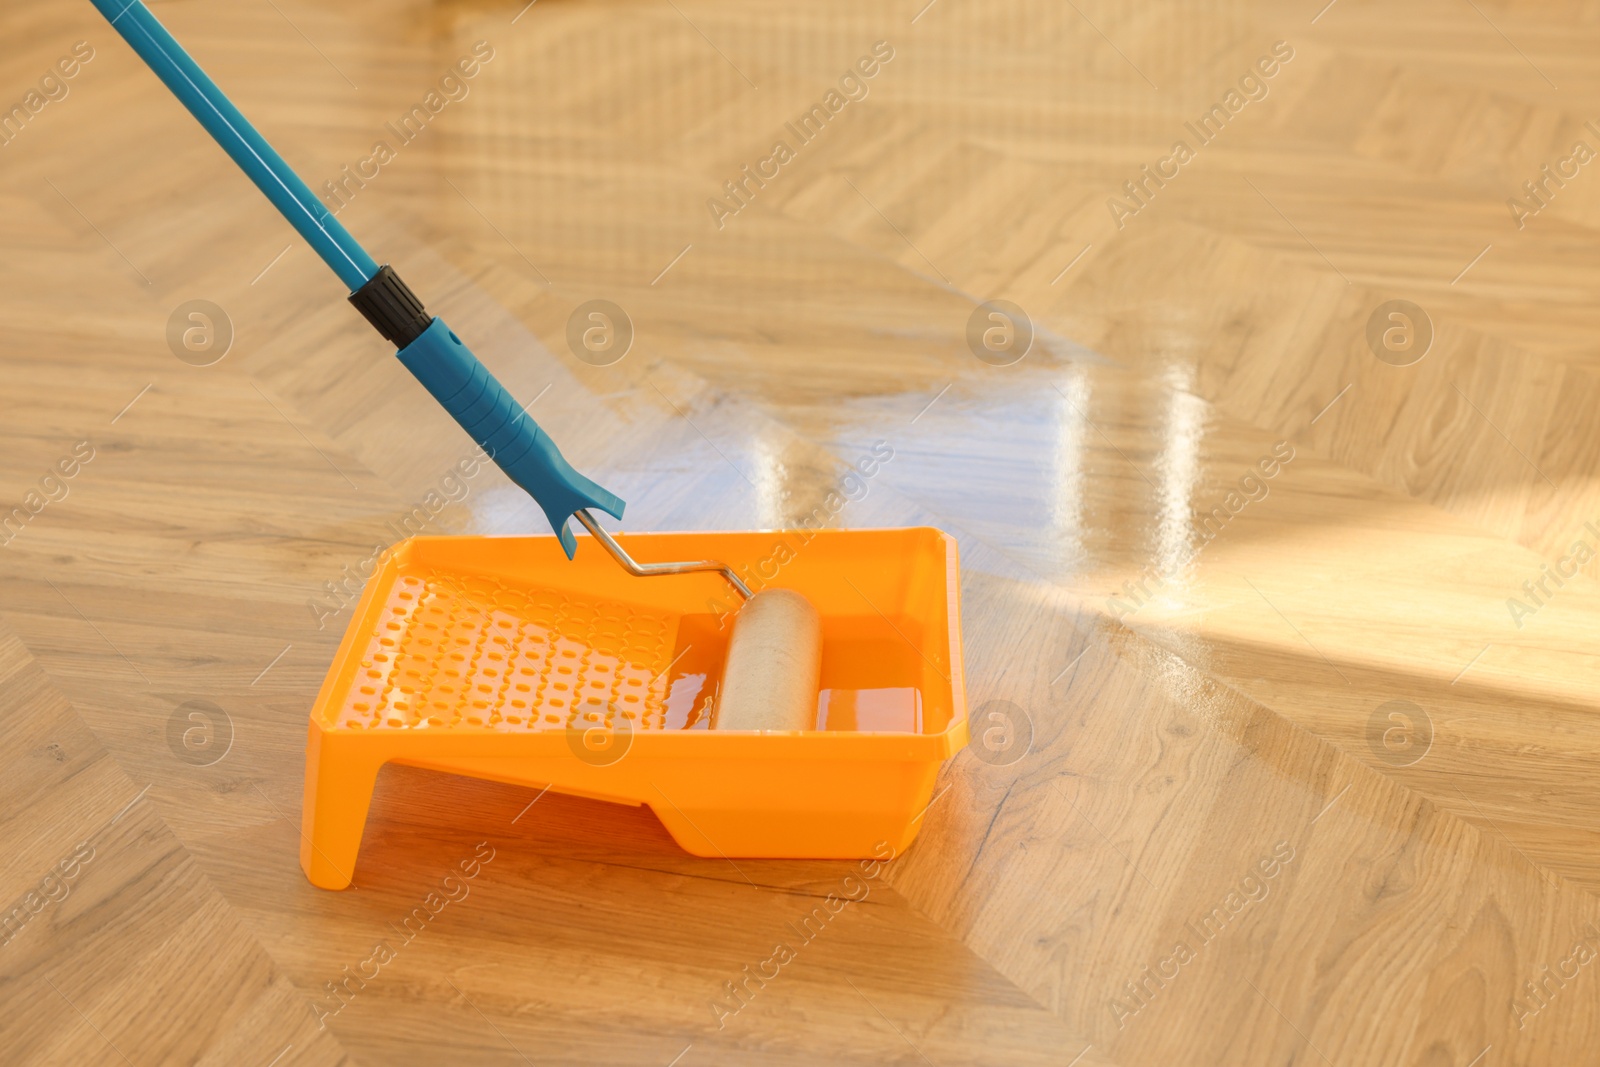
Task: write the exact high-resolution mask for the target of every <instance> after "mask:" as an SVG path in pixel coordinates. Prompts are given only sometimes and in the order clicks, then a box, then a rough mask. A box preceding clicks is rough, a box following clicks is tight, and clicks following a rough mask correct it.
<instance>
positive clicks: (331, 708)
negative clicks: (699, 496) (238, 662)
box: [300, 528, 967, 889]
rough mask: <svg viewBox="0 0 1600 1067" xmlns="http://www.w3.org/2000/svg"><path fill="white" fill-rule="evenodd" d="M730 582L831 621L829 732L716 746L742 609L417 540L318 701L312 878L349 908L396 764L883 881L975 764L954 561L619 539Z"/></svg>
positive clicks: (806, 538) (313, 735)
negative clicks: (725, 575) (942, 791)
mask: <svg viewBox="0 0 1600 1067" xmlns="http://www.w3.org/2000/svg"><path fill="white" fill-rule="evenodd" d="M618 540H619V541H620V542H621V543H622V545H623V547H624V548H626V549H627V550H628V551H629V553H630V554H631V555H633V557H634V558H635V559H638V560H639V561H641V562H650V561H653V560H676V559H702V558H713V559H720V560H723V561H724V562H726V563H728V564H729V565H731V566H732V567H733V568H734V570H736V571H737V572H739V573H740V574H741V575H742V576H743V577H744V578H745V579H746V581H747V582H749V583H750V584H751V585H753V586H756V587H757V588H759V587H762V586H771V587H779V588H788V589H794V590H796V591H798V592H801V593H803V594H805V595H806V596H807V597H808V598H810V600H811V602H812V603H813V604H815V605H816V607H817V610H818V612H819V613H820V614H821V615H822V625H823V652H822V691H821V693H820V694H819V695H818V729H816V730H807V731H792V732H791V731H782V732H780V731H720V730H718V731H712V730H708V729H706V728H705V726H706V719H707V713H708V710H709V702H710V701H712V700H714V699H715V691H716V687H717V683H718V680H719V679H720V677H721V672H722V659H723V655H724V653H725V651H726V645H727V639H728V633H729V631H730V630H731V628H732V619H733V616H732V614H731V612H732V611H733V610H734V609H736V608H737V607H738V597H737V595H736V594H735V593H734V592H733V591H732V589H731V588H730V587H729V586H728V584H727V583H726V582H725V581H724V580H723V579H722V578H721V577H720V576H718V575H716V574H708V573H699V574H684V575H674V576H670V577H655V578H635V577H632V576H630V575H628V574H626V573H625V572H623V571H622V569H621V568H620V567H618V566H617V564H616V563H615V562H613V561H612V559H611V558H610V557H609V556H607V555H606V554H605V553H604V552H602V551H601V550H600V549H599V547H598V546H597V545H595V544H594V543H593V542H592V541H589V540H583V539H580V542H579V545H580V550H579V552H578V555H577V558H576V559H575V560H571V561H569V560H567V558H566V557H565V555H564V554H563V553H562V551H561V548H560V545H559V544H558V542H557V541H556V539H555V538H554V537H413V538H411V539H409V540H407V541H403V542H401V543H400V544H399V545H397V546H395V548H394V549H393V550H391V551H390V553H389V554H388V556H387V557H386V558H385V559H384V561H383V563H382V565H381V566H380V567H379V568H378V571H377V573H376V574H374V575H373V577H372V579H371V580H370V581H369V582H368V583H367V587H366V591H365V593H364V594H363V595H362V598H361V603H360V605H359V606H358V607H357V608H356V611H355V613H354V617H353V618H352V619H351V621H350V626H349V628H348V629H347V630H346V631H345V635H344V640H343V641H342V642H341V643H340V645H339V651H338V654H337V655H336V656H335V657H334V661H333V665H332V666H331V667H330V668H329V670H328V676H327V678H326V679H325V680H324V682H323V683H322V690H321V692H320V693H318V694H317V702H316V705H315V706H314V707H313V708H312V711H311V728H310V737H309V739H308V740H307V743H306V785H305V807H304V815H303V821H304V827H303V828H304V833H303V834H302V840H301V847H300V864H301V866H302V867H303V868H304V869H305V872H306V877H308V878H309V879H310V880H311V882H312V883H313V884H315V885H318V886H321V887H323V888H325V889H343V888H344V887H345V886H347V885H349V884H350V880H351V875H352V872H353V871H354V869H355V861H356V852H357V850H358V848H359V847H360V843H361V833H362V829H363V827H364V825H365V823H366V818H367V808H368V806H369V804H370V802H371V799H372V791H373V785H374V782H375V780H376V778H377V774H378V770H379V768H381V767H382V766H383V764H385V763H390V762H393V763H402V764H408V765H410V766H415V767H428V768H432V769H434V770H441V771H450V772H453V773H456V774H466V775H472V776H474V777H478V778H488V779H493V780H495V781H500V782H512V783H516V784H519V785H527V786H532V787H535V788H544V787H546V786H548V787H549V788H550V789H552V790H555V791H556V792H560V793H571V794H575V795H578V796H585V797H593V798H598V799H602V800H609V801H615V802H618V803H623V804H632V805H640V804H644V805H648V806H649V808H650V809H651V811H653V812H654V813H655V814H656V816H657V817H658V818H659V819H660V820H661V822H662V824H663V825H664V826H665V827H666V829H667V831H668V832H669V833H670V834H671V835H672V837H673V839H674V840H676V841H677V842H678V844H679V845H681V846H682V847H683V848H685V849H687V850H688V851H689V852H691V853H693V854H694V855H697V856H708V857H721V856H726V857H745V856H764V857H778V858H796V859H798V858H840V859H855V858H867V857H872V856H874V855H876V854H881V853H875V851H874V850H875V848H881V846H882V844H884V843H887V844H888V845H889V846H890V847H892V848H894V849H895V851H896V852H897V853H898V852H899V851H900V850H902V849H904V848H905V847H906V846H907V845H909V844H910V843H911V840H912V838H913V837H915V836H916V832H917V828H918V826H919V825H920V822H921V818H922V813H923V811H924V810H925V809H926V807H927V805H928V803H929V801H930V800H931V798H932V794H933V787H934V780H935V778H936V777H937V776H938V773H939V768H940V765H941V763H942V762H943V761H944V760H946V759H948V758H949V757H950V756H952V755H954V754H955V753H956V752H957V751H959V750H960V748H961V746H962V745H964V744H965V743H966V740H967V714H966V694H965V690H964V686H963V681H962V665H961V618H960V600H959V573H958V564H957V558H956V543H955V541H954V539H952V538H951V537H949V536H948V535H946V534H944V533H941V532H940V531H938V530H935V529H929V528H911V529H895V530H822V531H809V530H801V531H788V532H783V531H779V532H765V533H675V534H623V535H620V536H619V537H618Z"/></svg>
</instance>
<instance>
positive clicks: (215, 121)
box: [90, 0, 378, 291]
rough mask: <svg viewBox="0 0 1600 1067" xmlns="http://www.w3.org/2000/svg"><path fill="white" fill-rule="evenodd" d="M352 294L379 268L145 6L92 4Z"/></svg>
mask: <svg viewBox="0 0 1600 1067" xmlns="http://www.w3.org/2000/svg"><path fill="white" fill-rule="evenodd" d="M90 2H91V3H92V4H94V6H95V7H97V8H99V9H100V13H101V14H102V15H104V16H105V17H106V19H107V20H108V21H109V22H110V23H111V25H112V28H114V29H115V30H116V31H117V32H118V33H120V34H122V37H123V39H124V40H125V41H127V42H128V44H130V45H132V46H133V50H134V51H135V52H137V53H139V56H140V58H142V59H143V60H144V61H145V62H146V63H147V64H149V66H150V69H151V70H153V71H155V73H156V77H158V78H160V79H161V80H162V81H164V82H166V83H167V88H168V89H171V90H172V95H174V96H176V97H177V98H178V99H179V101H181V102H182V104H183V106H184V107H186V108H188V109H189V112H190V114H192V115H194V117H195V118H197V119H199V120H200V125H202V126H204V127H205V128H206V132H208V133H210V134H211V136H212V137H213V138H214V139H215V140H216V142H217V144H219V145H221V146H222V149H223V151H225V152H227V153H228V155H230V156H232V157H233V161H234V162H235V163H237V164H239V168H240V169H241V170H243V171H244V172H245V174H246V175H248V176H249V178H250V180H251V181H253V182H255V183H256V187H257V188H258V189H260V190H261V191H262V192H263V193H265V194H266V197H267V199H268V200H271V201H272V204H273V206H274V207H276V208H277V209H278V211H279V212H281V213H282V214H283V217H284V218H286V219H288V220H289V224H290V225H291V226H293V227H294V228H295V229H297V230H299V231H300V235H301V236H302V237H304V238H305V239H306V240H307V241H309V242H310V243H311V247H312V248H313V249H315V250H316V253H317V255H319V256H321V257H322V259H323V262H325V263H327V264H328V266H329V267H331V268H333V272H334V273H335V274H337V275H338V276H339V280H340V281H342V282H344V284H345V285H346V286H347V287H348V288H349V289H351V290H352V291H354V290H356V289H359V288H361V287H362V286H363V285H365V284H366V283H367V282H368V281H369V280H370V279H371V278H372V276H373V275H374V274H376V273H378V264H377V262H376V261H375V260H373V258H372V257H371V256H369V255H368V254H367V250H366V249H364V248H362V247H361V245H360V243H358V242H357V241H356V239H355V238H354V237H352V236H350V231H349V230H347V229H345V228H344V226H343V225H341V224H340V222H339V220H338V219H336V218H334V217H333V212H331V211H329V210H328V209H327V207H326V206H325V205H324V204H323V203H322V201H320V200H318V199H317V197H316V195H315V194H314V193H312V191H311V190H310V188H308V187H307V186H306V183H305V182H303V181H301V180H300V176H299V175H298V174H296V173H295V172H294V171H293V170H291V169H290V168H289V164H287V163H285V162H284V161H283V157H282V156H280V155H278V153H277V152H276V151H274V150H273V148H272V146H271V145H269V144H268V143H267V142H266V140H265V139H264V138H262V136H261V135H260V134H259V133H257V132H256V128H255V127H254V126H252V125H250V120H249V119H247V118H245V117H244V116H243V115H241V114H240V113H239V109H238V108H236V107H234V106H233V101H231V100H229V99H228V98H227V96H226V95H224V94H223V92H222V90H221V89H219V88H217V83H216V82H214V81H212V80H211V79H210V78H209V77H208V76H207V75H206V72H205V71H203V70H201V69H200V67H199V65H198V64H197V63H195V61H194V60H192V59H190V58H189V53H187V52H185V51H184V50H183V46H182V45H180V44H179V43H178V42H177V40H175V39H174V38H173V36H172V34H170V33H168V32H167V28H166V27H165V26H163V25H161V23H160V22H159V21H158V20H157V19H156V17H155V15H153V14H151V12H150V9H149V8H147V7H145V6H144V4H143V3H142V2H141V0H90Z"/></svg>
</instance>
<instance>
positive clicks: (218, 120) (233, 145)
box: [90, 0, 623, 558]
mask: <svg viewBox="0 0 1600 1067" xmlns="http://www.w3.org/2000/svg"><path fill="white" fill-rule="evenodd" d="M90 2H91V3H93V4H94V6H95V7H96V8H98V9H99V11H100V13H101V14H102V15H104V16H105V17H106V19H107V20H108V21H109V22H110V23H111V25H112V27H113V28H115V29H116V31H117V32H118V33H120V34H121V35H122V37H123V39H124V40H125V41H127V42H128V44H129V45H131V46H132V47H133V50H134V51H135V52H137V53H139V56H140V57H141V58H142V59H143V60H144V61H145V62H146V63H147V64H149V66H150V69H151V70H153V71H155V73H156V76H157V77H158V78H160V79H161V80H162V81H163V82H165V83H166V84H167V88H168V89H171V90H172V93H173V95H174V96H176V97H177V98H178V99H179V101H181V102H182V103H183V106H184V107H186V108H188V109H189V112H190V113H191V114H192V115H194V117H195V118H197V119H199V120H200V125H202V126H204V127H205V128H206V131H207V132H208V133H210V134H211V136H212V137H213V138H214V139H215V140H216V142H217V143H218V144H219V145H221V146H222V148H223V150H224V151H226V152H227V153H228V155H230V156H232V157H233V161H234V162H235V163H237V164H239V167H240V168H241V169H242V170H243V171H244V172H245V174H246V175H248V176H249V178H250V180H251V181H253V182H255V183H256V187H257V188H258V189H260V190H261V191H262V192H263V193H265V194H266V197H267V199H268V200H270V201H272V203H273V206H274V207H276V208H277V209H278V211H279V212H280V213H281V214H282V215H283V217H284V218H286V219H288V220H289V223H290V225H292V226H293V227H294V228H295V229H296V230H299V231H300V235H301V236H302V237H304V238H305V239H306V240H307V241H308V242H310V244H311V247H312V248H313V249H315V250H316V253H317V255H319V256H321V257H322V259H323V262H325V263H327V264H328V266H329V267H331V268H332V269H333V272H334V273H335V274H337V275H338V276H339V280H340V281H342V282H344V284H345V285H346V286H348V287H349V288H350V290H351V292H350V302H351V303H352V304H354V305H355V306H356V309H357V310H359V311H360V312H361V314H363V315H365V316H366V318H367V321H368V322H370V323H372V325H373V326H374V327H375V328H376V329H377V330H378V332H379V333H381V334H383V336H384V337H386V338H388V339H389V340H390V341H391V342H393V343H394V345H395V347H396V348H397V349H398V351H397V352H396V353H395V354H396V355H397V356H398V357H399V358H400V362H401V363H402V364H404V365H405V368H406V369H407V370H409V371H410V372H411V373H412V374H413V375H415V376H416V379H417V381H419V382H421V383H422V385H423V387H424V388H425V389H427V390H428V392H430V393H432V394H433V398H434V399H435V400H437V401H438V402H439V403H440V404H441V405H442V406H443V407H444V409H445V410H446V411H448V412H449V413H450V414H451V415H452V416H453V417H454V418H455V420H456V422H458V423H459V424H460V425H461V428H462V429H464V430H466V431H467V433H468V434H470V435H471V437H472V439H473V440H474V441H476V442H478V444H479V446H480V447H481V448H483V450H484V451H485V452H486V453H487V454H488V456H489V458H490V459H492V460H494V461H495V463H496V464H497V465H498V466H499V467H500V469H501V470H503V471H505V472H506V474H507V475H508V476H509V477H510V478H511V480H512V481H513V482H516V483H517V484H518V485H520V486H521V487H522V488H523V489H525V490H527V492H528V494H529V495H530V496H532V497H533V499H534V501H535V502H536V503H538V505H539V506H540V507H541V508H542V509H543V510H544V513H545V517H546V518H548V519H549V520H550V527H551V529H553V530H554V531H555V532H556V534H557V536H558V537H560V539H561V547H562V548H563V549H565V550H566V553H567V556H568V558H571V556H572V554H573V553H574V552H575V551H576V550H577V543H576V539H575V538H574V537H573V535H572V531H571V530H569V529H568V528H567V521H568V520H569V519H570V518H572V516H573V514H574V513H575V512H579V511H583V512H584V519H585V520H586V521H588V522H592V521H593V519H592V517H590V516H588V514H587V510H586V509H588V508H598V509H599V510H601V511H604V512H606V513H608V514H610V515H612V516H614V517H615V518H619V519H620V518H622V509H623V501H622V498H621V497H619V496H617V495H616V494H614V493H611V492H608V491H607V490H605V489H603V488H602V487H601V486H599V485H597V484H596V483H594V482H593V481H591V480H589V479H588V478H585V477H584V476H583V475H582V474H579V473H578V472H577V471H575V470H573V469H572V465H571V464H569V463H568V462H567V461H566V458H565V457H563V456H562V455H561V450H560V449H558V448H556V445H555V442H554V441H552V440H550V437H549V435H548V434H546V433H545V432H544V431H543V430H542V429H540V428H539V424H538V423H536V422H535V421H534V420H533V418H532V417H531V416H529V415H528V413H527V412H526V411H525V410H523V407H522V405H521V404H518V403H517V401H516V398H515V397H513V396H512V395H511V394H510V393H509V392H508V391H507V390H506V388H505V386H503V385H501V384H500V382H499V381H498V380H497V379H496V378H495V376H494V375H492V374H490V373H489V369H488V368H487V367H485V366H484V365H483V364H482V363H481V362H479V360H478V357H477V356H475V355H473V354H472V352H471V350H469V349H468V348H467V346H466V345H464V344H462V343H461V339H460V338H458V337H457V336H456V335H455V334H454V333H453V332H451V330H450V328H449V327H448V326H446V325H445V324H444V322H443V321H442V320H440V319H437V318H434V317H433V316H431V315H429V314H428V313H427V312H426V311H425V310H423V306H422V301H420V300H418V299H417V297H416V295H415V294H414V293H412V292H411V290H410V289H409V288H407V287H406V284H405V283H404V282H402V281H401V280H400V278H399V276H398V275H396V274H395V273H394V271H393V269H391V268H390V267H389V266H387V265H385V266H381V267H380V266H379V265H378V263H377V261H376V260H374V259H373V258H372V257H371V256H370V255H368V254H367V251H366V249H364V248H362V247H361V245H360V244H359V243H358V242H357V241H356V239H355V238H354V237H352V236H350V231H349V230H346V229H345V228H344V227H343V226H342V225H340V223H339V220H338V219H336V218H334V217H333V213H332V212H331V211H329V210H328V209H327V207H326V206H325V205H324V204H323V203H322V201H320V200H318V199H317V198H316V195H315V194H313V193H312V192H311V190H310V189H309V188H308V187H307V186H306V183H305V182H303V181H301V180H300V176H299V175H297V174H295V172H294V171H293V170H291V169H290V167H289V164H287V163H285V162H284V161H283V157H282V156H280V155H278V153H277V152H275V151H273V149H272V146H271V145H269V144H267V142H266V140H265V139H264V138H263V137H262V136H261V135H260V134H259V133H257V132H256V128H255V127H254V126H252V125H250V121H249V120H248V119H246V118H245V117H244V116H243V115H241V114H240V113H239V109H238V108H236V107H234V106H233V102H232V101H230V100H229V99H228V98H227V96H226V95H224V93H223V92H222V90H221V89H219V88H217V84H216V82H213V81H212V80H211V79H210V78H209V77H207V76H206V72H205V71H203V70H201V69H200V67H199V64H197V63H195V61H194V60H192V59H190V58H189V53H187V52H185V51H184V50H183V46H182V45H180V44H178V42H177V41H176V40H174V39H173V36H172V34H170V33H168V32H167V28H166V27H165V26H163V25H161V22H160V20H158V19H157V18H156V17H155V15H153V14H151V13H150V9H149V8H147V7H145V6H144V4H143V3H142V0H90Z"/></svg>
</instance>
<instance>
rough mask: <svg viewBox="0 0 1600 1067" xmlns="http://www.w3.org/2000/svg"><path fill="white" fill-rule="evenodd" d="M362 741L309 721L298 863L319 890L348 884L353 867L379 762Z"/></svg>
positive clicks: (381, 764)
mask: <svg viewBox="0 0 1600 1067" xmlns="http://www.w3.org/2000/svg"><path fill="white" fill-rule="evenodd" d="M362 740H364V739H362V738H352V737H345V736H329V735H326V734H324V733H323V732H322V731H321V730H319V729H318V728H317V727H316V725H315V724H313V725H312V727H311V735H310V737H309V738H308V739H307V741H306V788H305V798H304V806H303V808H302V809H301V820H300V867H301V869H302V870H304V871H305V872H306V877H307V878H308V879H310V880H311V884H312V885H314V886H317V887H319V888H322V889H344V888H346V887H348V886H349V885H350V881H351V878H352V877H353V875H354V872H355V867H356V853H357V852H358V851H359V850H360V848H361V833H362V831H363V830H364V829H365V828H366V825H367V809H368V808H370V807H371V806H372V791H373V787H374V786H375V785H376V783H377V780H378V770H379V769H380V768H381V767H382V766H383V760H382V759H381V758H377V756H376V754H375V753H372V752H371V751H370V746H367V745H363V744H360V742H361V741H362ZM364 749H365V750H366V751H363V750H364Z"/></svg>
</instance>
